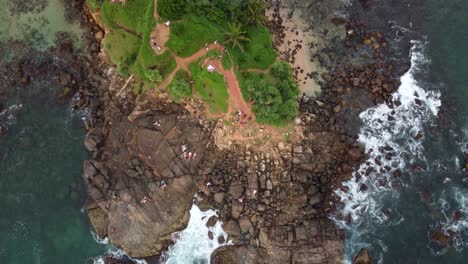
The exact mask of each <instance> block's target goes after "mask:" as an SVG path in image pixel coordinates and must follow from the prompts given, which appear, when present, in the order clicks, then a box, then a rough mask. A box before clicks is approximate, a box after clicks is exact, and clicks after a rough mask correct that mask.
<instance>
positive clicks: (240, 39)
mask: <svg viewBox="0 0 468 264" xmlns="http://www.w3.org/2000/svg"><path fill="white" fill-rule="evenodd" d="M246 33H247V32H246V31H243V30H242V26H241V24H239V23H229V31H228V32H226V33H224V36H225V37H226V41H225V44H226V45H231V46H232V48H235V47H238V48H239V49H240V50H241V52H244V47H243V44H244V43H245V42H248V41H249V38H248V37H246V36H245V35H246Z"/></svg>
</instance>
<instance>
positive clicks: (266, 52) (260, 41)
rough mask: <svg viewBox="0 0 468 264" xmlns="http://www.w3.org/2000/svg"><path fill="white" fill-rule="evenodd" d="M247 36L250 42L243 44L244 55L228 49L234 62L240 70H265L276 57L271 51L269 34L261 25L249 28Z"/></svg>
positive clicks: (272, 50)
mask: <svg viewBox="0 0 468 264" xmlns="http://www.w3.org/2000/svg"><path fill="white" fill-rule="evenodd" d="M247 36H248V38H249V39H250V41H249V42H246V43H245V46H244V53H242V52H241V51H240V49H238V48H234V49H229V52H230V53H231V56H232V58H233V60H234V62H235V63H236V64H237V65H239V67H240V68H241V69H248V68H255V69H262V70H264V69H267V68H268V67H269V66H270V65H271V64H272V63H273V62H275V60H276V57H277V56H278V54H277V53H276V51H275V50H274V49H273V44H272V40H271V34H270V32H268V30H267V28H266V27H264V26H262V25H256V26H250V27H249V28H248V29H247ZM228 48H229V47H228Z"/></svg>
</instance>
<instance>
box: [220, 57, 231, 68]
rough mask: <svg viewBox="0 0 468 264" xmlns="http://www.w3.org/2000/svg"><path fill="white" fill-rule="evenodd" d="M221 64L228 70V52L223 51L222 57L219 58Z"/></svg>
mask: <svg viewBox="0 0 468 264" xmlns="http://www.w3.org/2000/svg"><path fill="white" fill-rule="evenodd" d="M221 64H222V65H223V68H224V69H225V70H229V69H231V67H232V63H231V59H229V56H228V54H226V53H224V54H223V57H222V58H221Z"/></svg>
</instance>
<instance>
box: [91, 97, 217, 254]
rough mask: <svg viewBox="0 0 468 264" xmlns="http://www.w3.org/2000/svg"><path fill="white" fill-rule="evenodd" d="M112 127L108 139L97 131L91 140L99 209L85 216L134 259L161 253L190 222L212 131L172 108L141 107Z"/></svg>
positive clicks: (164, 105) (178, 108)
mask: <svg viewBox="0 0 468 264" xmlns="http://www.w3.org/2000/svg"><path fill="white" fill-rule="evenodd" d="M142 108H143V109H142ZM145 109H146V110H145ZM111 124H112V126H111V127H110V129H109V130H108V133H107V135H106V136H103V137H105V140H103V139H102V140H101V137H100V135H99V133H98V132H97V130H92V132H90V133H89V134H88V137H87V141H86V146H87V148H88V150H90V151H96V153H98V154H97V155H95V156H94V159H92V160H87V161H85V162H84V174H83V177H84V179H85V183H86V186H87V189H88V192H89V194H90V198H91V199H92V200H93V201H94V203H95V206H94V207H93V208H89V209H88V216H89V217H90V219H91V223H92V224H93V226H94V228H95V230H96V232H97V233H98V234H99V235H100V236H101V237H102V236H104V235H107V237H108V238H109V240H110V242H111V243H113V244H115V245H117V246H119V247H120V248H122V249H123V250H125V251H126V252H127V253H128V254H129V255H130V256H132V257H136V258H142V257H147V256H152V255H158V254H160V253H161V251H162V250H164V249H165V248H166V247H167V246H168V245H169V244H170V242H171V234H172V233H173V232H177V231H180V230H182V229H184V228H185V226H186V225H187V223H188V219H189V213H188V211H189V209H190V206H191V205H192V199H193V196H194V194H195V192H196V186H195V184H194V182H193V175H194V174H195V172H196V171H197V167H198V165H199V163H200V161H201V160H202V158H203V155H204V152H205V148H206V146H207V144H208V142H209V127H204V126H203V125H201V124H200V122H199V120H198V119H197V118H196V117H191V116H190V115H189V113H188V112H187V111H186V110H185V109H184V108H183V107H181V106H180V105H176V104H168V103H159V104H150V105H146V106H143V107H139V111H135V112H134V113H133V114H132V115H131V118H128V119H127V118H114V120H112V122H111ZM103 131H104V130H103ZM101 145H102V146H101Z"/></svg>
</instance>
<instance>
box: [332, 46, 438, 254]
mask: <svg viewBox="0 0 468 264" xmlns="http://www.w3.org/2000/svg"><path fill="white" fill-rule="evenodd" d="M412 44H413V46H412V49H411V68H410V69H409V70H408V71H407V72H406V73H405V74H404V75H403V76H402V77H401V79H400V81H401V85H400V87H399V88H398V90H397V91H396V92H395V93H394V94H392V98H391V102H390V103H389V104H381V105H377V106H375V107H372V108H370V109H368V110H366V111H365V112H363V113H361V114H360V119H361V120H362V122H363V125H362V126H361V129H360V132H359V139H358V140H359V142H360V143H361V144H362V145H364V147H365V152H366V155H367V160H366V161H365V163H363V164H362V165H360V167H359V168H358V169H357V170H356V171H355V172H354V173H353V176H352V178H351V179H350V180H348V181H346V182H344V183H342V187H341V188H340V189H338V190H335V194H336V195H337V196H338V197H339V198H340V203H339V205H338V206H337V210H336V212H335V214H334V215H333V216H332V218H333V220H334V221H335V222H336V223H337V224H338V225H339V226H341V227H342V228H344V229H346V230H348V231H349V233H350V234H351V236H352V237H350V238H349V239H351V240H355V241H358V240H359V239H357V237H359V236H360V234H359V232H366V231H365V230H360V229H357V228H353V227H354V226H359V225H360V224H362V223H363V221H366V222H367V223H369V222H372V223H377V224H382V223H384V222H385V223H387V224H391V225H396V224H399V223H401V222H402V221H403V220H404V219H403V217H402V216H401V215H400V214H399V213H398V212H396V210H393V211H392V209H391V208H387V207H385V204H386V198H388V197H393V198H398V195H399V194H398V192H397V191H395V190H397V189H399V188H404V187H405V186H404V185H403V183H402V182H401V181H399V177H401V176H402V174H404V173H405V171H406V170H407V169H408V168H409V167H410V166H411V167H412V169H414V167H417V169H419V170H424V167H425V165H426V159H425V157H424V147H423V145H422V139H423V138H424V129H423V126H425V125H427V124H428V123H430V122H431V121H432V120H434V118H435V117H436V116H437V113H438V109H439V107H440V105H441V101H440V93H438V92H432V91H425V90H424V89H423V88H422V87H421V84H420V83H418V82H417V81H416V79H415V76H417V75H418V74H420V73H421V72H422V71H423V68H424V66H427V65H428V63H429V61H428V59H427V58H426V57H425V56H424V46H425V45H424V43H422V42H417V41H414V42H412ZM389 214H391V215H392V217H391V219H390V218H389V217H388V215H389ZM350 223H353V224H352V225H350ZM353 237H354V238H353ZM377 243H378V242H377ZM361 246H367V245H361ZM382 249H383V250H385V247H384V246H382Z"/></svg>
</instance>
